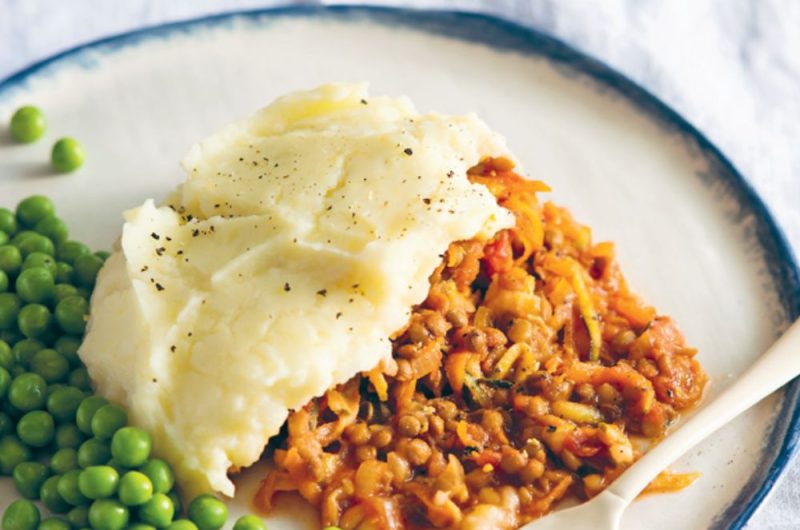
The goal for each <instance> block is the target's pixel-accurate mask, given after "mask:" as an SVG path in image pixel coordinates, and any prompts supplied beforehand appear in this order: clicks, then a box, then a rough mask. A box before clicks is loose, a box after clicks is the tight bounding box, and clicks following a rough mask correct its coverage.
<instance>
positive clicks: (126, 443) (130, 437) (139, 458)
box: [111, 427, 152, 467]
mask: <svg viewBox="0 0 800 530" xmlns="http://www.w3.org/2000/svg"><path fill="white" fill-rule="evenodd" d="M151 447H152V442H151V440H150V435H149V434H147V432H146V431H144V430H142V429H138V428H136V427H123V428H121V429H119V430H118V431H117V432H115V433H114V436H113V438H112V439H111V455H112V456H113V457H114V460H116V461H117V462H119V464H120V465H122V466H125V467H139V466H141V465H143V464H144V463H145V462H147V459H148V457H149V456H150V448H151Z"/></svg>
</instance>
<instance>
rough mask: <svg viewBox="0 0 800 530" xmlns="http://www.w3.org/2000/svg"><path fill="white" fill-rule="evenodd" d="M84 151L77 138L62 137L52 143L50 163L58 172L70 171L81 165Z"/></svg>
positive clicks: (84, 155)
mask: <svg viewBox="0 0 800 530" xmlns="http://www.w3.org/2000/svg"><path fill="white" fill-rule="evenodd" d="M85 158H86V153H85V151H84V150H83V146H82V145H81V144H80V143H78V141H77V140H75V139H74V138H70V137H64V138H61V139H60V140H58V141H57V142H56V143H55V144H54V145H53V150H52V151H51V152H50V163H51V164H52V165H53V168H55V170H56V171H58V172H59V173H71V172H72V171H75V170H76V169H78V168H79V167H81V166H82V165H83V161H84V159H85Z"/></svg>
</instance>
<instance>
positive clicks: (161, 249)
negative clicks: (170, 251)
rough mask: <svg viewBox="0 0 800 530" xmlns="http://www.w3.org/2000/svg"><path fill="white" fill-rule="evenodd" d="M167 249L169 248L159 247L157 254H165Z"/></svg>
mask: <svg viewBox="0 0 800 530" xmlns="http://www.w3.org/2000/svg"><path fill="white" fill-rule="evenodd" d="M165 250H167V249H165V248H164V247H158V248H157V249H156V254H158V255H159V256H163V255H164V251H165Z"/></svg>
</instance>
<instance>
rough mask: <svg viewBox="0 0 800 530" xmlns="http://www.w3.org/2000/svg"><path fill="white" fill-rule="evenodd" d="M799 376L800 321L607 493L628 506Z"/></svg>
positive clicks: (627, 471)
mask: <svg viewBox="0 0 800 530" xmlns="http://www.w3.org/2000/svg"><path fill="white" fill-rule="evenodd" d="M798 374H800V319H799V320H797V321H796V322H795V323H794V324H792V325H791V327H790V328H789V329H788V330H787V331H786V332H785V333H784V334H783V336H782V337H781V338H780V339H778V341H777V342H775V344H773V346H772V347H771V348H770V349H769V350H767V352H766V353H764V354H763V355H762V356H761V357H760V358H759V359H758V360H756V362H755V363H753V365H752V366H751V367H750V368H749V369H748V370H747V371H746V372H745V373H744V374H742V375H741V376H740V377H739V378H738V380H737V381H736V382H735V383H734V384H733V385H731V386H730V387H728V388H727V389H725V390H724V391H723V392H722V393H721V394H720V395H719V397H717V398H716V399H715V400H714V401H712V402H711V403H709V404H708V405H706V406H704V407H703V408H702V409H701V410H699V411H698V412H696V413H695V414H694V415H692V416H691V417H690V418H689V419H688V420H686V421H685V422H684V423H683V425H681V426H680V427H679V428H678V429H677V430H676V431H675V432H673V433H670V434H669V436H667V437H666V438H664V440H663V441H661V442H660V443H659V444H658V445H656V446H655V447H653V448H652V449H650V450H649V451H648V452H647V453H646V454H645V455H644V456H643V457H642V458H640V459H639V460H638V461H637V462H636V463H635V464H633V465H632V466H631V467H630V468H628V470H626V471H625V472H624V473H623V474H622V475H620V477H619V478H617V480H615V481H614V482H613V483H612V484H611V485H610V486H609V487H608V488H607V491H610V492H611V493H613V494H615V495H617V496H618V497H621V498H622V499H624V500H625V501H627V502H631V501H633V499H635V498H636V496H637V495H639V493H640V492H641V491H642V490H643V489H644V488H645V487H646V486H647V485H648V484H649V483H650V481H651V480H653V479H654V478H655V477H656V475H658V474H659V473H660V472H661V471H662V470H663V469H664V468H665V467H666V466H668V465H669V464H671V463H672V462H674V461H675V460H677V459H678V458H679V457H680V456H681V455H683V454H684V453H685V452H686V451H688V450H689V449H691V448H692V447H693V446H694V445H696V444H697V443H698V442H700V441H701V440H703V439H705V438H706V437H707V436H708V435H710V434H711V433H713V432H714V431H716V430H717V429H719V428H720V427H722V426H723V425H725V424H726V423H728V422H729V421H730V420H732V419H733V418H735V417H736V416H738V415H739V414H741V413H742V412H744V411H745V410H747V409H749V408H750V407H752V406H753V405H755V404H756V403H758V402H759V401H761V400H762V399H763V398H765V397H767V396H768V395H769V394H771V393H772V392H774V391H775V390H777V389H778V388H780V387H782V386H783V385H784V384H786V383H788V382H789V381H791V380H792V379H794V378H795V376H797V375H798Z"/></svg>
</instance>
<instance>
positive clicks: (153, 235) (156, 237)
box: [150, 232, 161, 241]
mask: <svg viewBox="0 0 800 530" xmlns="http://www.w3.org/2000/svg"><path fill="white" fill-rule="evenodd" d="M150 237H152V238H153V239H155V240H156V241H158V240H159V239H161V236H159V235H158V234H156V233H155V232H153V233H152V234H150Z"/></svg>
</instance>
